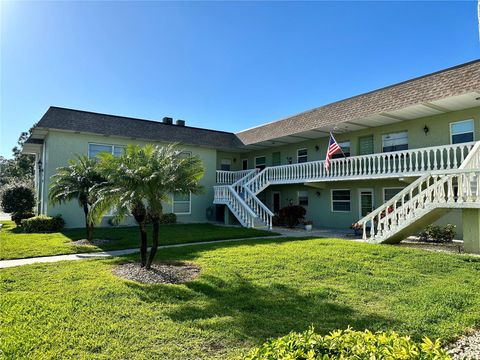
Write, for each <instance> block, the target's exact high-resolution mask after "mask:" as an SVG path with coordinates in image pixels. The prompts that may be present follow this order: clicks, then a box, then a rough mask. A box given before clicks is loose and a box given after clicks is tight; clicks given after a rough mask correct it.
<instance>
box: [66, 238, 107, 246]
mask: <svg viewBox="0 0 480 360" xmlns="http://www.w3.org/2000/svg"><path fill="white" fill-rule="evenodd" d="M110 242H112V240H107V239H93V240H92V241H88V240H87V239H80V240H75V241H70V242H69V244H71V245H105V244H108V243H110Z"/></svg>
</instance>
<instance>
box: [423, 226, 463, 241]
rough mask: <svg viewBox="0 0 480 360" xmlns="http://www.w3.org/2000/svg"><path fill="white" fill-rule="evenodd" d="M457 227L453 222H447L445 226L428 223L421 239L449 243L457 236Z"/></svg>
mask: <svg viewBox="0 0 480 360" xmlns="http://www.w3.org/2000/svg"><path fill="white" fill-rule="evenodd" d="M455 228H456V226H455V225H453V224H447V225H446V226H445V227H443V228H442V227H440V226H437V225H428V226H427V227H426V228H425V231H424V232H422V233H420V240H421V241H426V242H429V241H430V242H436V243H448V242H452V241H453V238H454V237H455V234H456V232H455Z"/></svg>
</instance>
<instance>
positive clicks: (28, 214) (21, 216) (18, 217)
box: [12, 212, 35, 226]
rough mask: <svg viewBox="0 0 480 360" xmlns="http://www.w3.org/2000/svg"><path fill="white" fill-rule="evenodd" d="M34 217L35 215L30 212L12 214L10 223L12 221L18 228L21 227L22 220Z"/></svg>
mask: <svg viewBox="0 0 480 360" xmlns="http://www.w3.org/2000/svg"><path fill="white" fill-rule="evenodd" d="M34 216H35V214H34V213H32V212H26V213H13V214H12V221H14V222H15V224H16V225H17V226H20V225H22V220H23V219H30V218H32V217H34Z"/></svg>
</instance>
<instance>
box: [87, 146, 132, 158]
mask: <svg viewBox="0 0 480 360" xmlns="http://www.w3.org/2000/svg"><path fill="white" fill-rule="evenodd" d="M90 145H97V146H109V147H110V148H111V151H110V154H112V155H113V156H115V147H117V148H123V150H125V149H126V147H127V145H119V144H106V143H96V142H89V143H88V144H87V156H88V158H89V159H93V158H94V157H95V156H93V157H90Z"/></svg>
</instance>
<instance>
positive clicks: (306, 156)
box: [297, 148, 308, 164]
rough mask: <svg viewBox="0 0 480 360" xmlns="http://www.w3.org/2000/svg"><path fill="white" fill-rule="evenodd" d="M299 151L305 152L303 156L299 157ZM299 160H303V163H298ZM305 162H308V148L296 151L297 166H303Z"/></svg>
mask: <svg viewBox="0 0 480 360" xmlns="http://www.w3.org/2000/svg"><path fill="white" fill-rule="evenodd" d="M301 150H305V152H306V154H305V155H299V154H298V153H299V152H300V151H301ZM300 158H305V161H300ZM307 162H308V148H300V149H297V164H305V163H307Z"/></svg>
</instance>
